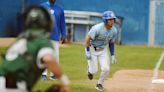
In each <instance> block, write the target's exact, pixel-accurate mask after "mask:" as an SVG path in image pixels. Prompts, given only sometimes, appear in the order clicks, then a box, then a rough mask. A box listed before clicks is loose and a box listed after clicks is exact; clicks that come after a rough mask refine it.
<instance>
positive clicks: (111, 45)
mask: <svg viewBox="0 0 164 92" xmlns="http://www.w3.org/2000/svg"><path fill="white" fill-rule="evenodd" d="M116 37H117V30H116V29H115V28H114V35H113V38H112V40H111V41H110V42H109V49H110V54H111V57H112V63H113V64H116V58H115V53H114V52H115V39H116Z"/></svg>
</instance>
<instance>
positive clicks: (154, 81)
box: [152, 79, 164, 84]
mask: <svg viewBox="0 0 164 92" xmlns="http://www.w3.org/2000/svg"><path fill="white" fill-rule="evenodd" d="M152 83H155V84H164V79H154V80H152Z"/></svg>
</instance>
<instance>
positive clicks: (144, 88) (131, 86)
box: [104, 70, 164, 92]
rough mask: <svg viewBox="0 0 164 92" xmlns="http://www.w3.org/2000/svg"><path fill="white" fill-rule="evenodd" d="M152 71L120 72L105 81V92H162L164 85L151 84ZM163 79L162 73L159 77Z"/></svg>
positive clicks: (163, 91) (160, 72)
mask: <svg viewBox="0 0 164 92" xmlns="http://www.w3.org/2000/svg"><path fill="white" fill-rule="evenodd" d="M152 76H153V71H152V70H120V71H118V72H116V73H115V74H114V76H113V77H112V78H110V79H108V80H106V81H105V85H104V86H105V92H164V84H152V83H151V79H152ZM158 78H162V79H164V71H159V77H158Z"/></svg>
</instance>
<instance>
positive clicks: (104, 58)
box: [85, 11, 117, 91]
mask: <svg viewBox="0 0 164 92" xmlns="http://www.w3.org/2000/svg"><path fill="white" fill-rule="evenodd" d="M115 19H116V16H115V14H114V12H112V11H105V12H104V13H103V15H102V20H103V22H102V23H99V24H96V25H94V26H93V27H92V28H91V29H90V31H89V32H88V35H87V36H86V41H85V43H86V48H85V54H86V57H87V61H88V78H89V79H90V80H92V79H93V74H95V73H96V72H97V71H98V61H99V63H100V66H101V74H100V77H99V80H98V82H97V84H96V89H97V90H99V91H103V90H104V88H103V83H104V80H105V78H106V77H107V75H108V73H109V68H110V67H109V57H108V51H107V47H108V45H109V49H110V54H111V58H112V63H113V64H116V59H115V55H114V42H115V38H116V36H117V30H116V28H115V27H114V26H113V24H114V23H115Z"/></svg>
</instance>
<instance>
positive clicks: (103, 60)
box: [88, 47, 110, 85]
mask: <svg viewBox="0 0 164 92" xmlns="http://www.w3.org/2000/svg"><path fill="white" fill-rule="evenodd" d="M90 51H91V60H88V71H89V72H90V73H91V74H95V73H96V72H97V71H98V61H99V63H100V66H101V74H100V77H99V80H98V84H102V85H103V83H104V80H105V78H106V77H107V76H108V74H109V70H110V67H109V66H110V65H109V64H110V63H109V62H110V61H109V56H108V51H107V47H106V48H105V49H103V50H102V51H95V49H94V48H93V47H90Z"/></svg>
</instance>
